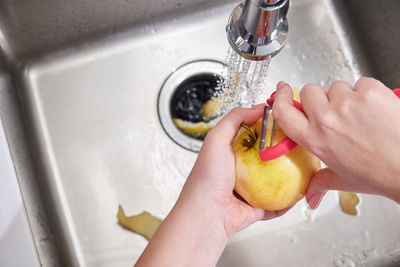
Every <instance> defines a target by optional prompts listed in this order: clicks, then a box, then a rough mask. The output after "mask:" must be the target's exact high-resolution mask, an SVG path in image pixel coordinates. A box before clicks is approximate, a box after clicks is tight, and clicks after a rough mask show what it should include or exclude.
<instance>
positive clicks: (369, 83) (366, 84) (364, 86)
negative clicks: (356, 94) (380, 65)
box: [354, 77, 388, 91]
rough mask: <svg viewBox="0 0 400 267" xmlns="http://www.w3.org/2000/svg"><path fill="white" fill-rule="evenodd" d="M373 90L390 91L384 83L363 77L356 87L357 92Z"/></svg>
mask: <svg viewBox="0 0 400 267" xmlns="http://www.w3.org/2000/svg"><path fill="white" fill-rule="evenodd" d="M371 88H373V89H384V90H387V89H388V87H386V85H384V84H383V83H382V82H380V81H378V80H376V79H374V78H370V77H362V78H360V79H359V80H358V81H357V82H356V83H355V85H354V90H355V91H363V90H369V89H371Z"/></svg>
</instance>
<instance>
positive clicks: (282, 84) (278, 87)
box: [276, 81, 286, 91]
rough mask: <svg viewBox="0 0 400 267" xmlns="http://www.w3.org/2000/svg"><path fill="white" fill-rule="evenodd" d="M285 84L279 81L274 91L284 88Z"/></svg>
mask: <svg viewBox="0 0 400 267" xmlns="http://www.w3.org/2000/svg"><path fill="white" fill-rule="evenodd" d="M285 85H286V83H285V82H283V81H280V82H279V83H278V84H277V85H276V90H277V91H279V90H281V89H282V88H283V87H285Z"/></svg>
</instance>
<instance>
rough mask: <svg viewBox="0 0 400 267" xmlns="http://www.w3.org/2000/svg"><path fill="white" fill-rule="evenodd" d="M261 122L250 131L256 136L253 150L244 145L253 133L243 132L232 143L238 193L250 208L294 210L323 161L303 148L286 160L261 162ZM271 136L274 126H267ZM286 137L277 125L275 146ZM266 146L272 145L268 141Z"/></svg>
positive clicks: (293, 152) (282, 157)
mask: <svg viewBox="0 0 400 267" xmlns="http://www.w3.org/2000/svg"><path fill="white" fill-rule="evenodd" d="M261 122H262V118H261V119H259V120H258V121H257V122H256V124H255V125H252V126H250V127H249V130H250V131H252V132H254V131H255V132H257V135H253V136H257V139H256V142H254V145H253V146H252V147H246V146H244V145H243V139H246V138H249V136H250V135H251V133H249V131H248V130H245V129H243V128H241V130H240V131H239V133H238V135H237V136H236V138H235V139H234V141H233V151H234V153H235V171H236V182H235V191H236V192H237V193H238V194H239V195H240V196H241V197H243V198H244V199H245V200H246V201H247V202H248V203H249V204H250V205H251V206H253V207H258V208H261V209H264V210H271V211H274V210H281V209H284V208H287V207H290V206H293V205H294V204H295V203H296V202H297V201H299V200H300V199H302V198H303V197H304V195H305V191H306V190H307V187H308V184H309V183H310V180H311V178H312V176H313V175H314V174H315V172H316V171H317V170H319V169H320V168H321V162H320V160H319V159H318V158H317V157H315V156H314V155H312V154H311V153H309V152H308V151H306V150H305V149H304V148H303V147H301V146H300V145H297V146H296V147H295V148H294V149H293V150H291V151H290V152H289V153H287V154H286V155H284V156H281V157H279V158H276V159H274V160H271V161H267V162H262V161H261V160H260V157H259V154H258V153H259V150H258V143H259V134H260V129H261ZM268 128H269V129H268V132H269V133H270V132H271V125H269V126H268ZM284 137H285V134H284V132H283V131H282V130H281V129H280V127H279V126H278V125H277V124H276V126H275V134H274V140H273V144H276V143H278V142H279V141H280V140H282V139H283V138H284ZM266 144H269V140H268V138H267V140H266Z"/></svg>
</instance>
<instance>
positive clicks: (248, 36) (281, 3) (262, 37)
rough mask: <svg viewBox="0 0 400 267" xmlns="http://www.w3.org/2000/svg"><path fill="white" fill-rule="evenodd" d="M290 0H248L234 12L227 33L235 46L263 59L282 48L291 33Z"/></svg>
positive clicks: (249, 56)
mask: <svg viewBox="0 0 400 267" xmlns="http://www.w3.org/2000/svg"><path fill="white" fill-rule="evenodd" d="M289 2H290V0H246V1H245V3H244V4H239V5H238V6H237V7H236V8H235V9H234V10H233V11H232V13H231V15H230V18H229V22H228V25H227V26H226V33H227V37H228V41H229V44H230V45H231V47H232V48H233V50H234V51H235V52H236V53H238V54H239V55H241V56H242V57H244V58H246V59H250V60H254V61H261V60H265V59H267V58H270V57H273V56H275V55H276V54H278V53H279V52H280V50H281V49H282V48H283V46H284V45H285V43H286V40H287V37H288V30H289V25H288V21H287V18H286V14H287V12H288V9H289Z"/></svg>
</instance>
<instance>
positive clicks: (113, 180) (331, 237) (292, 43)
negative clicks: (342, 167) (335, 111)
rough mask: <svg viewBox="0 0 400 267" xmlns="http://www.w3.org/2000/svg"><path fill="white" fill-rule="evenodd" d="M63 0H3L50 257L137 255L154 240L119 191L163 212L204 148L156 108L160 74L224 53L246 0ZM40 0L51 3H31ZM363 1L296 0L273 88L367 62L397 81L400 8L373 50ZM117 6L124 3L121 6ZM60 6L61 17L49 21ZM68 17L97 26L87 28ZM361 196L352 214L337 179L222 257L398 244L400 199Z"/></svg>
mask: <svg viewBox="0 0 400 267" xmlns="http://www.w3.org/2000/svg"><path fill="white" fill-rule="evenodd" d="M61 2H62V1H54V3H53V5H56V7H57V8H54V9H51V11H50V7H51V6H49V7H48V6H47V5H45V4H46V3H47V1H44V0H43V1H38V4H37V6H34V7H32V9H27V8H26V6H25V5H28V2H24V1H16V2H15V3H11V2H10V1H0V7H3V9H0V10H1V11H0V34H1V35H0V46H1V52H2V65H4V66H5V67H4V68H1V72H0V75H1V77H2V81H5V82H4V83H2V87H1V89H2V90H1V94H2V95H1V97H0V98H1V99H2V100H1V101H2V102H1V110H0V111H1V115H2V119H3V122H4V126H5V130H6V134H7V137H8V139H9V142H10V148H11V152H12V155H13V160H14V164H15V165H16V170H17V176H18V179H19V182H20V185H21V190H22V193H23V196H24V201H25V206H26V207H27V212H28V217H29V220H30V222H31V227H32V231H33V233H34V235H35V236H34V237H35V242H36V246H37V248H38V252H39V256H40V260H41V261H42V262H43V263H46V264H47V265H49V266H51V265H58V263H57V262H58V259H61V262H64V263H65V264H66V265H68V266H129V265H132V263H134V262H135V261H136V259H137V258H138V257H139V255H140V254H141V252H142V251H143V249H144V247H145V246H146V240H145V239H144V238H142V237H140V236H138V235H134V234H132V233H130V232H128V231H126V230H124V229H123V228H122V227H120V226H119V225H118V224H117V219H116V214H117V208H118V204H122V205H123V206H124V209H125V211H126V212H127V214H134V213H140V212H141V211H143V210H147V211H149V212H151V213H152V214H154V215H156V216H157V217H160V218H164V217H165V216H166V215H167V214H168V212H169V210H170V209H171V207H172V205H173V204H174V202H175V200H176V199H177V197H178V194H179V192H180V190H181V187H182V185H183V183H184V182H185V179H186V177H187V175H188V173H189V171H190V169H191V167H192V165H193V163H194V160H195V159H196V156H197V154H196V153H193V152H190V151H187V150H185V149H183V148H181V147H180V146H178V145H177V144H175V143H174V142H173V141H171V140H170V139H169V138H168V136H167V135H166V134H165V132H164V131H163V129H162V127H161V125H160V123H159V120H158V116H157V94H158V91H159V89H160V86H161V85H162V82H163V81H164V80H165V78H166V77H167V76H168V75H169V74H170V73H171V71H173V70H174V68H176V67H178V66H181V65H182V64H184V63H186V62H189V61H192V60H197V59H203V58H207V59H215V60H219V61H223V60H224V58H225V56H226V53H227V50H228V43H227V40H226V34H225V24H226V23H227V20H228V16H229V14H230V12H231V11H232V9H233V7H234V6H235V5H237V2H235V3H228V4H222V3H223V2H224V1H218V3H209V2H205V3H204V2H202V1H188V3H186V4H182V3H181V2H179V1H170V2H168V3H167V2H165V1H164V2H161V4H162V5H165V9H164V10H162V8H161V7H159V6H158V7H157V8H154V12H153V13H152V11H151V10H148V9H146V7H152V6H155V3H156V2H157V1H148V2H146V1H142V2H143V3H142V2H138V3H136V8H137V10H136V9H135V11H132V12H133V13H134V14H141V15H137V16H136V17H135V16H134V15H132V16H129V14H128V11H126V10H129V8H127V7H126V8H125V9H126V10H124V8H123V7H122V6H123V5H128V6H129V5H130V4H132V3H130V2H127V4H122V3H119V2H122V1H118V2H116V3H115V4H114V3H113V6H114V5H115V6H118V3H119V4H120V6H119V8H118V9H117V8H114V9H113V8H109V9H107V8H104V7H101V6H100V5H101V4H100V2H98V1H87V2H85V3H86V4H84V5H90V7H91V8H92V11H91V12H92V13H93V15H92V17H90V16H85V15H87V14H89V13H90V12H86V11H87V10H86V9H85V8H84V9H82V11H81V12H80V13H79V12H78V14H80V15H82V16H77V18H76V21H75V20H73V19H72V17H73V16H70V15H69V16H67V17H62V16H59V14H69V12H68V10H72V11H74V10H75V11H76V10H79V8H80V7H81V6H80V4H78V3H75V2H71V3H65V5H66V6H64V7H63V5H62V3H61ZM95 2H97V3H95ZM333 2H335V3H336V4H335V5H337V8H338V9H336V8H335V7H336V6H334V5H333ZM354 2H358V3H360V2H363V1H354ZM367 2H369V3H370V4H371V3H372V2H373V1H367ZM104 3H105V2H104ZM363 3H365V2H363ZM396 3H398V2H397V1H385V2H384V3H383V2H382V3H381V7H379V6H374V7H375V9H373V10H369V9H370V8H371V6H369V7H368V8H367V7H365V9H364V10H365V12H371V13H372V14H374V15H371V16H372V18H374V21H375V22H376V23H383V22H381V19H380V17H379V18H375V17H373V16H379V14H381V13H380V12H384V11H385V10H387V9H388V8H389V9H391V10H397V13H395V14H398V12H399V11H400V8H399V6H398V5H397V4H396ZM82 4H83V3H82ZM40 6H41V7H42V8H43V9H44V11H45V10H47V12H44V13H40V12H39V11H37V12H39V13H40V14H36V16H34V15H33V14H30V13H29V12H33V11H29V10H38V8H39V7H40ZM359 6H360V7H362V6H363V5H361V4H360V5H359ZM53 7H54V6H53ZM353 8H355V7H354V5H353V4H349V5H348V7H347V6H345V5H343V6H342V5H341V1H328V0H324V1H323V0H321V1H315V0H312V1H311V0H297V1H292V3H291V7H290V10H289V14H288V19H289V23H290V25H291V26H290V32H289V38H288V43H287V44H286V46H285V48H284V49H283V50H282V51H281V53H280V54H279V55H277V56H276V57H275V58H273V59H272V60H271V64H270V67H269V76H268V88H267V90H266V92H265V93H266V95H267V94H268V93H271V92H272V90H273V89H274V86H275V84H276V83H277V82H278V81H279V80H284V81H286V82H289V83H290V84H292V85H293V86H294V87H301V86H302V85H303V84H305V83H309V82H313V83H320V84H322V85H325V86H327V85H329V83H330V82H332V81H334V80H336V79H342V80H345V81H349V82H354V81H355V80H357V78H358V77H360V76H361V75H362V74H367V75H376V76H378V77H380V78H382V79H384V82H386V83H387V84H388V85H389V86H394V84H396V83H400V80H399V78H398V77H399V76H398V75H396V73H395V72H392V71H391V70H392V69H393V70H394V71H395V70H396V66H397V65H396V66H395V65H394V64H395V63H394V62H396V60H395V59H396V57H397V62H400V57H399V55H398V54H396V53H395V52H393V51H392V52H393V54H392V55H393V58H392V59H389V58H388V57H386V58H385V57H384V55H383V54H382V53H384V52H385V53H389V52H390V51H391V50H390V47H392V43H391V42H393V41H395V40H396V38H399V37H398V35H396V34H397V33H398V28H397V26H396V25H398V24H396V23H395V19H394V18H392V17H390V16H389V17H388V18H387V21H386V22H385V23H383V24H384V25H385V29H386V33H387V35H384V34H383V32H382V34H381V35H379V36H380V38H381V39H379V40H381V41H382V42H383V43H385V42H387V43H390V45H388V51H382V50H380V49H379V47H378V50H376V51H374V49H375V48H376V46H374V42H376V39H373V38H372V39H371V38H369V37H365V36H364V35H365V34H366V33H365V31H366V30H365V29H364V26H365V25H364V24H363V23H362V21H363V20H364V19H365V16H354V17H353V16H351V14H356V13H355V12H356V11H354V10H353ZM379 8H381V9H379ZM141 9H143V10H145V11H143V12H139V11H140V10H141ZM113 10H114V11H115V12H116V13H117V15H118V14H119V16H117V15H115V14H114V16H115V19H111V15H112V11H113ZM162 11H163V12H162ZM337 11H338V12H337ZM96 12H99V13H96ZM125 12H126V13H125ZM135 12H136V13H135ZM357 12H359V10H357ZM161 13H162V14H161ZM101 14H105V15H101ZM156 14H157V16H156ZM357 14H358V13H357ZM24 15H25V17H24ZM39 15H40V16H42V17H40V16H39ZM103 17H104V19H103V20H104V21H102V18H103ZM117 17H118V18H117ZM153 17H154V18H153ZM56 18H59V23H60V24H61V25H60V27H59V28H58V29H59V31H57V30H56V29H57V27H55V26H54V25H53V24H50V22H51V21H53V20H55V19H56ZM67 18H71V20H70V22H68V21H67ZM91 18H92V19H93V20H91ZM135 18H136V19H137V20H135ZM108 20H109V21H108ZM29 21H36V22H37V23H36V24H32V23H28V22H29ZM46 22H47V23H48V25H47V26H45V24H44V23H46ZM68 23H70V25H75V27H78V26H76V25H82V24H85V23H86V24H87V25H88V27H87V29H86V31H85V28H83V29H81V30H79V31H78V30H77V29H75V28H73V27H71V28H69V27H68V26H69V25H68ZM102 23H103V24H104V25H105V26H104V28H105V29H104V30H102V29H101V25H103V24H102ZM86 24H85V25H86ZM35 25H36V26H35ZM24 27H25V28H24ZM30 27H32V28H30ZM35 27H36V28H35ZM46 27H47V29H48V31H46ZM371 27H372V26H371ZM15 29H18V30H15ZM23 30H25V34H22V35H18V33H21V31H23ZM353 30H356V33H357V34H355V33H354V32H353ZM374 31H377V29H375V28H374ZM46 33H48V35H47V34H46ZM50 33H51V34H53V36H52V35H51V34H50ZM363 36H364V37H363ZM375 36H377V35H375ZM26 38H28V39H29V38H31V39H32V42H31V46H30V45H29V43H28V42H27V41H26ZM46 40H47V41H46ZM207 40H208V41H207ZM210 40H212V41H210ZM397 43H398V42H397ZM379 46H380V45H379ZM393 50H394V49H393ZM371 51H372V52H371ZM397 53H398V52H397ZM377 55H381V57H382V63H381V64H380V63H379V60H378V59H377V57H376V56H377ZM377 62H378V63H377ZM3 63H4V64H3ZM391 64H392V65H393V68H392V67H391ZM10 77H12V78H10ZM11 80H12V82H11ZM6 100H8V101H6ZM150 148H151V149H150ZM360 206H361V208H360V216H358V217H351V216H348V215H345V214H342V213H341V211H340V208H339V205H338V199H337V196H336V194H335V193H334V192H332V193H330V194H328V196H327V198H326V199H325V200H324V201H323V203H322V204H321V207H320V208H319V210H318V211H317V212H316V214H314V219H313V221H312V222H310V221H307V219H306V218H305V215H304V213H305V208H306V207H305V204H304V202H301V203H299V204H298V205H297V206H296V207H295V208H294V209H293V210H292V211H290V212H289V213H288V214H287V215H285V216H284V217H282V218H279V219H276V220H272V221H268V222H260V223H257V224H255V225H253V226H251V227H250V228H249V229H246V230H245V231H242V232H240V233H238V234H237V235H235V236H234V237H233V238H232V240H231V242H230V243H229V244H228V246H227V248H226V250H225V251H224V253H223V255H222V258H221V260H220V262H219V266H259V265H271V266H277V265H280V266H291V265H296V266H311V265H314V266H343V265H345V264H348V265H349V266H352V265H351V264H356V265H357V264H358V263H363V264H364V263H365V264H366V263H368V262H370V261H373V262H379V260H380V259H381V258H382V259H383V258H385V259H387V258H388V257H389V259H390V258H391V257H392V255H398V253H397V251H396V247H399V246H400V228H399V227H398V226H399V225H400V210H399V207H398V206H397V205H396V204H395V203H393V202H391V201H389V200H385V199H383V198H380V197H373V196H365V195H362V196H361V205H360ZM44 211H46V212H44ZM50 225H51V227H50ZM49 229H51V230H49ZM52 244H57V250H56V251H55V249H54V247H53V245H52ZM288 251H290V253H291V255H290V257H288ZM393 258H396V256H393ZM396 259H398V257H397V258H396Z"/></svg>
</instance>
